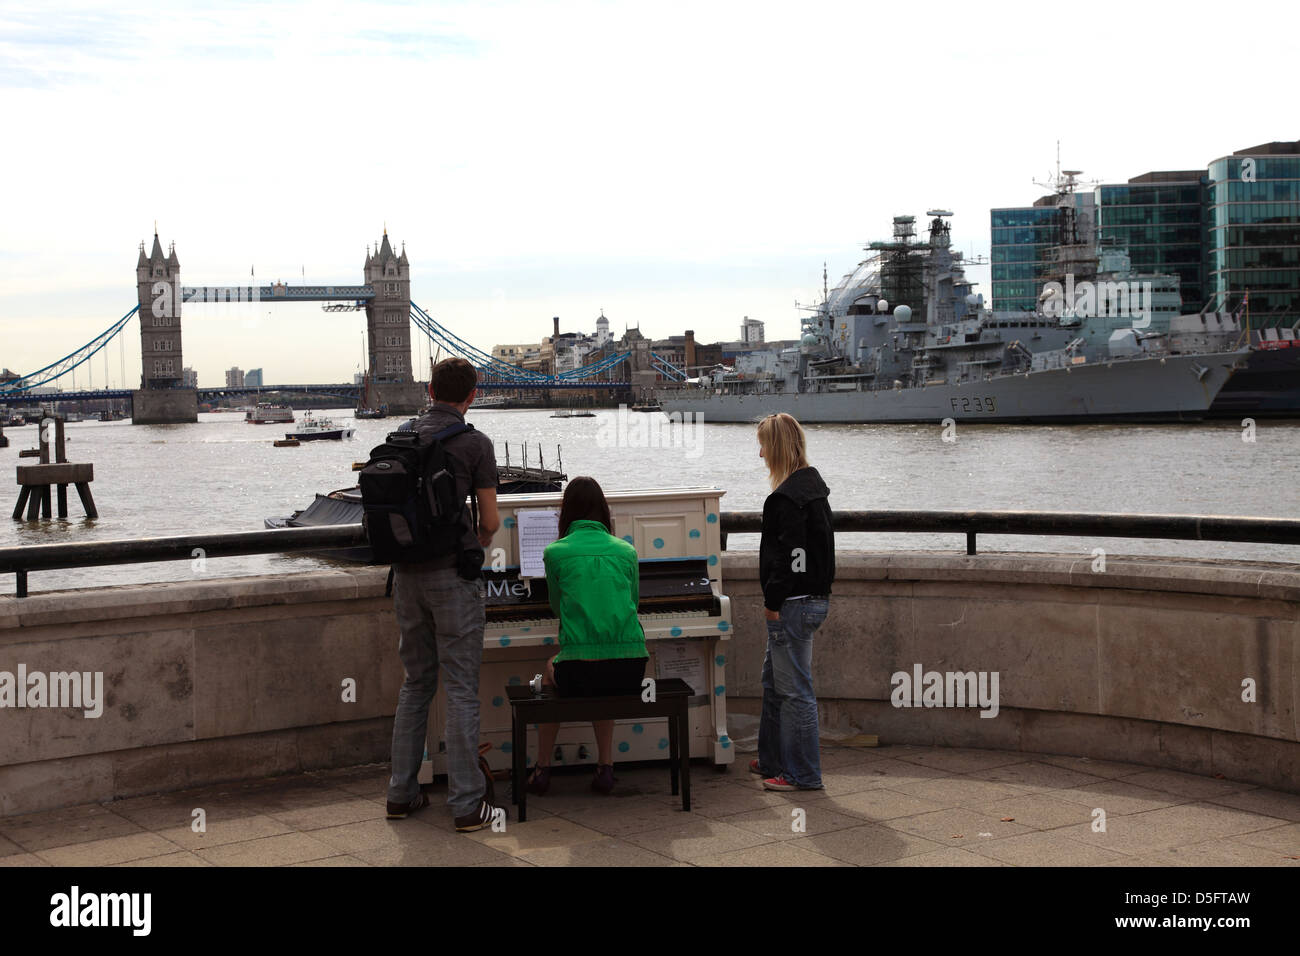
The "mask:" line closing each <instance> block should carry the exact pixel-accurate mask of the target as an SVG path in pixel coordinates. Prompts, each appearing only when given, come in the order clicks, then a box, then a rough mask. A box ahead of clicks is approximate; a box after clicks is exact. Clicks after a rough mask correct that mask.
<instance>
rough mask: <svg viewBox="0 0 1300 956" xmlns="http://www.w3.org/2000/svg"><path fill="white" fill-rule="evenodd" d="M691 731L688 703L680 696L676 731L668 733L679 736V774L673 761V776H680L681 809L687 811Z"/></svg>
mask: <svg viewBox="0 0 1300 956" xmlns="http://www.w3.org/2000/svg"><path fill="white" fill-rule="evenodd" d="M690 735H691V731H690V705H689V704H688V703H687V701H686V698H685V697H683V698H681V700H680V702H679V703H678V705H677V733H676V734H669V736H670V737H672V736H676V737H679V738H681V742H680V743H679V744H678V745H677V752H678V755H679V757H680V759H681V771H680V774H679V772H678V770H677V762H676V761H674V762H673V776H674V777H677V776H679V775H680V776H681V783H682V809H683V810H685V811H689V810H690V809H691V736H690ZM676 783H677V781H676V780H674V781H673V784H674V786H673V793H674V794H675V793H677V787H676Z"/></svg>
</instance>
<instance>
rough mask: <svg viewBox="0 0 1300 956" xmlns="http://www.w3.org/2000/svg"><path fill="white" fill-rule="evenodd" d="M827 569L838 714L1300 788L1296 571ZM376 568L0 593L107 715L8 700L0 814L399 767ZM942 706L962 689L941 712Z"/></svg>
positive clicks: (818, 667) (53, 660)
mask: <svg viewBox="0 0 1300 956" xmlns="http://www.w3.org/2000/svg"><path fill="white" fill-rule="evenodd" d="M837 562H838V568H837V579H836V583H835V593H834V595H833V597H832V601H831V615H830V617H829V618H828V620H827V622H826V624H825V625H824V627H823V629H822V630H821V631H820V632H819V633H818V638H817V644H816V654H815V663H814V666H815V673H814V678H815V683H816V687H817V691H818V697H819V699H820V702H821V705H822V713H823V720H824V722H825V723H826V724H827V725H828V726H839V727H846V728H847V727H856V728H857V729H859V730H861V731H862V732H865V733H874V734H878V735H879V736H880V737H881V740H882V742H894V743H918V744H938V745H949V746H964V747H987V748H994V749H1009V750H1025V751H1031V752H1049V753H1061V754H1074V755H1080V756H1090V757H1097V758H1104V759H1115V760H1124V761H1130V762H1135V763H1146V764H1150V765H1152V766H1157V767H1168V768H1174V769H1179V770H1186V771H1190V772H1194V773H1204V774H1222V775H1224V776H1225V777H1228V778H1231V779H1238V780H1246V781H1249V782H1252V783H1257V784H1260V785H1263V786H1268V787H1272V788H1276V789H1283V790H1291V791H1295V792H1300V743H1298V742H1297V739H1298V738H1297V716H1296V714H1297V707H1296V705H1297V702H1298V701H1300V566H1293V565H1278V564H1272V565H1264V564H1247V563H1244V562H1241V563H1234V562H1223V561H1215V562H1197V561H1187V560H1179V559H1160V558H1119V557H1110V558H1109V559H1108V563H1107V566H1106V570H1105V571H1094V570H1093V567H1094V560H1093V559H1092V558H1091V557H1078V556H1066V555H1043V554H986V555H979V556H976V557H966V556H964V555H951V554H937V553H929V552H906V553H897V554H865V553H854V552H840V553H839V554H838V555H837ZM723 569H724V570H723V581H724V582H725V586H724V589H725V591H726V593H727V594H728V595H729V596H730V597H731V600H732V608H733V618H734V621H735V633H734V638H733V640H732V641H731V642H730V644H731V646H730V648H729V650H728V663H727V670H728V687H727V695H728V698H729V701H728V703H729V708H730V709H731V710H732V711H733V712H734V711H746V710H748V711H750V712H757V707H758V698H759V696H760V693H761V691H760V688H759V673H760V670H761V666H762V660H763V653H764V647H765V628H764V627H763V624H762V620H761V614H762V602H761V600H760V592H759V587H758V582H757V555H756V554H754V553H745V552H730V553H728V554H727V555H726V557H725V559H724V564H723ZM385 577H386V569H383V568H362V569H353V570H335V571H320V572H311V573H305V574H294V575H275V576H266V577H251V578H228V579H198V580H195V581H193V582H185V583H169V584H156V585H139V586H127V587H117V588H105V589H90V590H85V591H66V592H56V593H50V594H39V593H38V594H34V595H33V596H31V597H28V598H23V599H18V598H12V597H2V598H0V682H2V681H3V673H4V672H7V673H10V674H15V675H16V674H17V671H18V668H19V666H20V665H21V666H22V667H23V668H24V670H25V671H26V672H27V673H29V674H30V673H33V672H41V673H47V674H48V673H57V672H63V673H67V672H70V671H73V670H76V671H79V672H88V673H92V674H94V673H99V674H102V675H103V693H102V705H103V707H102V713H101V714H100V716H98V717H88V716H86V714H85V709H84V708H82V709H76V708H70V707H61V708H60V707H43V708H26V707H24V708H17V707H12V706H5V707H2V708H0V741H3V745H2V746H0V814H13V813H24V812H30V811H33V810H40V809H50V808H53V807H58V806H68V805H73V804H78V803H86V802H90V801H94V800H107V799H111V798H114V797H125V796H131V795H135V794H140V793H151V792H156V791H161V790H172V789H180V788H184V787H191V786H199V785H203V784H208V783H215V782H219V781H223V780H232V779H243V778H250V777H257V776H266V775H271V774H276V773H290V772H297V771H302V770H308V769H320V768H325V767H332V766H343V765H347V764H355V763H365V762H370V761H381V760H387V759H388V747H389V740H390V734H391V726H392V713H393V709H394V706H395V703H396V699H397V690H398V688H399V686H400V684H401V679H402V673H401V666H400V664H399V662H398V660H397V633H396V625H395V623H394V620H393V614H392V602H391V599H388V598H385V597H384V596H383V590H384V579H385ZM32 583H33V585H34V586H35V587H37V588H39V586H40V579H39V575H34V576H33V582H32ZM917 665H920V668H921V670H920V674H921V681H920V684H921V685H922V687H921V688H920V689H918V690H913V689H911V688H909V689H908V690H909V691H910V692H911V693H910V696H908V697H907V700H910V701H911V702H912V703H914V704H918V703H919V704H920V705H921V706H910V707H905V706H895V705H896V704H901V703H902V702H903V700H902V699H901V696H902V690H901V689H900V687H899V685H900V684H901V681H897V682H896V681H894V680H893V679H892V678H893V675H895V674H899V673H906V674H908V675H909V677H910V675H911V674H912V673H913V672H914V669H915V667H916V666H917ZM931 672H933V673H935V674H939V675H947V674H949V673H951V674H953V675H954V678H953V679H952V680H951V681H949V680H948V679H946V677H945V679H944V680H943V681H942V686H940V687H938V688H936V687H935V684H934V681H933V680H932V679H931V680H929V684H930V694H929V696H928V697H927V696H926V694H925V692H924V690H925V685H926V684H927V677H926V675H927V674H929V673H931ZM967 674H969V675H972V676H973V678H974V684H973V685H971V686H974V687H975V688H978V687H979V679H980V677H979V675H981V674H983V675H984V679H985V683H984V689H985V691H986V699H988V698H991V692H992V689H993V683H992V681H993V675H994V674H996V675H997V684H996V687H997V713H996V716H992V710H993V707H992V706H991V705H986V706H984V707H982V708H981V707H979V706H975V707H972V706H968V705H969V704H970V703H971V701H969V700H966V701H959V700H958V699H957V697H956V693H957V691H958V690H962V691H964V690H966V688H967V686H968V685H967V683H966V680H965V679H964V678H960V679H959V678H957V677H956V675H967ZM345 681H352V682H354V685H353V686H354V687H355V695H354V699H348V697H349V695H348V694H347V693H346V692H345V691H346V687H345V685H344V682H345ZM1243 682H1249V683H1247V684H1246V685H1245V686H1243ZM1252 689H1253V700H1248V699H1243V698H1249V697H1251V696H1252V694H1251V693H1247V691H1251V690H1252ZM891 695H892V697H893V698H894V699H891ZM974 696H976V697H978V693H975V695H974ZM2 697H3V687H2V686H0V699H2ZM939 703H942V704H956V703H962V704H965V705H966V706H927V704H939ZM981 710H983V711H984V712H987V713H990V716H989V717H981V716H980V712H981Z"/></svg>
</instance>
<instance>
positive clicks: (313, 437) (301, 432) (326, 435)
mask: <svg viewBox="0 0 1300 956" xmlns="http://www.w3.org/2000/svg"><path fill="white" fill-rule="evenodd" d="M354 432H355V429H352V428H344V427H343V426H342V425H335V424H334V422H333V420H332V419H329V418H315V417H313V415H312V413H311V412H307V413H306V414H304V415H303V416H302V424H301V425H299V426H298V427H297V428H296V429H295V430H294V431H291V432H285V433H284V437H285V438H296V439H298V440H299V441H342V440H343V439H344V438H351V437H352V435H353V434H354Z"/></svg>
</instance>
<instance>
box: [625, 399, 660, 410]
mask: <svg viewBox="0 0 1300 956" xmlns="http://www.w3.org/2000/svg"><path fill="white" fill-rule="evenodd" d="M663 410H664V407H663V405H661V404H660V403H659V402H657V401H654V402H637V403H636V404H635V405H633V406H632V411H634V412H662V411H663Z"/></svg>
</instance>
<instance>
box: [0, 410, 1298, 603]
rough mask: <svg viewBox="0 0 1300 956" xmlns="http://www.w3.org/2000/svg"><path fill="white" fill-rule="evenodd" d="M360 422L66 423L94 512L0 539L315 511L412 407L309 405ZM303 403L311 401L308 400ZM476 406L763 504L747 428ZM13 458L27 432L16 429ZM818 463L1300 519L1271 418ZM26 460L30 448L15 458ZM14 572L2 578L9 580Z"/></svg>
mask: <svg viewBox="0 0 1300 956" xmlns="http://www.w3.org/2000/svg"><path fill="white" fill-rule="evenodd" d="M316 414H317V415H318V416H320V415H330V416H332V417H333V418H334V419H335V421H336V422H342V421H346V423H347V424H349V425H351V426H353V427H355V428H356V437H354V438H353V439H351V440H349V441H343V442H329V441H325V442H308V443H304V444H302V445H301V446H299V447H297V448H275V447H274V446H273V445H272V440H273V439H276V438H280V437H283V433H284V426H275V425H248V424H245V423H244V421H243V416H242V414H239V413H210V414H204V415H200V416H199V422H198V423H196V424H190V425H140V426H137V425H132V424H130V423H129V422H102V423H101V422H80V423H72V424H69V425H67V426H66V433H67V436H68V439H69V441H68V446H67V454H68V459H69V460H70V461H89V462H92V463H93V464H94V466H95V480H94V482H93V484H92V486H91V487H92V490H93V492H94V496H95V502H96V504H97V506H98V508H99V513H100V517H99V519H97V520H95V521H88V520H86V519H85V518H84V517H83V516H82V513H81V507H80V502H79V501H78V499H77V496H76V493H75V491H73V490H72V489H69V491H70V495H69V510H70V515H71V519H70V520H68V521H58V520H52V521H37V522H30V523H29V522H26V521H13V520H11V519H10V517H9V515H10V514H11V513H12V511H13V506H14V503H15V502H16V500H17V486H16V485H13V484H11V485H9V486H8V487H9V488H10V492H11V493H10V496H8V497H6V498H5V499H4V500H0V508H2V509H3V512H2V513H0V547H5V546H13V545H24V544H44V543H53V542H67V541H90V540H105V539H114V538H139V537H146V536H151V535H177V534H200V533H212V532H220V531H247V530H255V529H260V528H262V527H263V519H264V518H266V517H267V516H270V515H279V516H287V515H289V514H290V513H292V512H293V511H295V510H297V509H299V508H304V507H306V506H307V505H308V504H309V503H310V502H311V501H312V497H313V495H314V494H315V493H317V492H321V493H324V492H328V491H331V490H334V489H337V488H344V487H348V486H351V485H353V484H355V476H354V474H353V472H352V470H351V464H352V462H354V461H364V460H365V459H366V458H367V457H368V453H369V450H370V449H371V448H372V447H373V446H374V445H377V444H379V443H380V442H381V441H382V439H383V436H384V434H385V433H386V432H387V431H389V430H391V429H393V428H396V427H397V425H398V424H400V423H401V421H402V419H393V418H390V419H387V420H381V421H360V422H354V421H352V417H351V412H350V410H337V411H334V412H317V413H316ZM299 417H301V414H300V413H299ZM468 417H469V420H470V421H471V422H473V423H474V425H475V426H476V427H477V428H478V429H479V430H481V431H483V432H484V433H486V434H487V435H488V436H489V437H491V438H492V439H493V440H494V441H495V442H496V443H497V446H498V449H499V452H498V458H499V459H500V460H502V461H504V455H505V452H504V445H505V443H506V442H509V443H510V445H511V460H512V461H518V457H519V449H520V446H521V444H522V443H525V442H526V443H528V445H529V448H530V450H529V457H530V462H531V463H535V462H536V456H537V448H538V445H539V444H540V446H541V448H542V453H543V455H544V456H545V463H546V465H547V466H548V467H554V466H555V464H556V459H557V446H558V448H559V451H560V454H561V455H562V459H563V467H564V470H565V471H566V472H567V473H568V474H569V475H570V476H571V477H572V476H577V475H592V476H594V477H595V478H597V480H599V481H600V482H601V484H602V485H603V486H604V487H605V488H606V489H607V490H617V489H630V488H666V487H683V486H700V485H705V486H715V487H718V488H721V489H723V490H724V491H725V492H726V495H725V497H724V498H723V502H722V505H723V509H724V511H749V510H759V509H761V507H762V503H763V498H764V497H765V495H766V494H767V491H768V488H767V473H766V470H765V468H764V466H763V463H762V461H761V459H760V458H759V457H758V445H757V441H756V439H755V433H754V426H752V425H747V424H711V423H689V424H680V423H676V424H671V423H668V422H666V421H665V420H664V419H663V417H662V416H660V415H657V414H654V415H643V414H629V413H627V412H626V411H623V412H619V411H616V410H612V409H607V410H599V411H597V413H596V417H594V418H568V419H560V418H552V417H551V413H550V412H549V411H539V410H525V411H505V410H495V409H482V410H476V409H473V408H471V409H470V414H469V416H468ZM5 432H6V434H7V435H8V436H9V438H10V446H9V448H6V449H0V467H3V469H4V471H5V472H6V473H9V474H12V470H11V469H13V467H14V465H15V464H16V462H17V461H18V450H19V449H20V448H30V447H33V446H34V445H35V442H36V427H35V426H34V425H28V426H25V427H23V428H11V429H6V430H5ZM807 432H808V444H809V450H808V455H809V460H810V462H811V463H812V464H813V465H815V466H816V467H817V468H818V469H819V470H820V471H821V473H822V475H823V477H824V478H825V479H826V482H827V484H828V485H830V488H831V506H832V507H833V508H835V509H837V510H850V509H891V508H908V509H937V510H965V509H1030V510H1045V511H1099V512H1120V513H1127V514H1135V513H1144V514H1158V513H1179V514H1191V513H1197V514H1223V515H1256V516H1263V517H1295V516H1296V515H1297V512H1298V511H1300V489H1298V488H1297V478H1298V476H1300V422H1291V421H1286V422H1268V421H1262V422H1260V423H1259V424H1258V426H1257V428H1256V433H1255V435H1254V439H1255V440H1254V441H1253V442H1247V441H1243V440H1242V436H1243V429H1242V428H1241V427H1240V425H1239V424H1237V423H1233V422H1223V423H1207V424H1200V425H1071V426H1021V425H983V426H981V425H960V426H958V430H957V434H956V436H955V440H953V441H944V440H943V436H942V433H941V429H940V427H939V426H938V425H933V426H931V425H811V426H808V428H807ZM24 461H30V459H24ZM837 544H838V547H840V548H843V549H863V550H871V551H889V550H898V549H907V548H925V549H945V550H950V551H953V552H954V553H962V552H964V548H965V539H964V537H963V536H962V535H957V534H949V535H933V534H901V533H898V534H844V535H839V536H838V537H837ZM729 547H731V548H734V549H747V548H757V547H758V538H757V536H756V535H734V536H732V537H731V539H730V541H729ZM979 547H980V551H981V552H985V551H995V550H1001V551H1061V552H1070V553H1076V554H1080V555H1082V556H1087V555H1089V554H1090V553H1091V551H1092V549H1093V548H1096V547H1101V548H1105V549H1106V550H1107V553H1108V554H1112V555H1113V554H1170V555H1184V556H1195V557H1225V558H1244V559H1256V560H1259V559H1262V560H1270V561H1286V562H1294V563H1300V547H1291V546H1286V545H1263V544H1259V545H1255V544H1226V543H1217V542H1174V541H1147V540H1140V539H1138V540H1119V539H1104V538H1090V539H1084V538H1049V537H1031V536H1014V537H1012V536H995V535H987V536H984V535H982V536H981V537H980V539H979ZM328 564H329V562H327V561H325V560H323V559H318V558H313V557H308V556H303V555H258V556H247V557H239V558H222V559H209V560H208V562H207V566H206V568H205V575H206V576H209V577H211V576H226V575H236V574H257V573H265V572H269V571H288V570H302V569H305V568H312V567H325V566H328ZM192 578H193V572H192V570H191V568H190V562H188V561H174V562H165V563H157V564H141V565H120V566H112V567H102V568H87V569H79V570H68V571H44V572H33V573H32V574H31V576H30V579H29V586H30V588H31V590H32V592H33V593H37V592H41V591H48V590H53V589H63V588H73V587H95V586H104V585H112V584H120V583H127V582H144V581H164V580H190V579H192ZM13 590H14V579H13V576H12V575H5V576H3V578H0V593H4V594H12V593H13Z"/></svg>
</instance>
